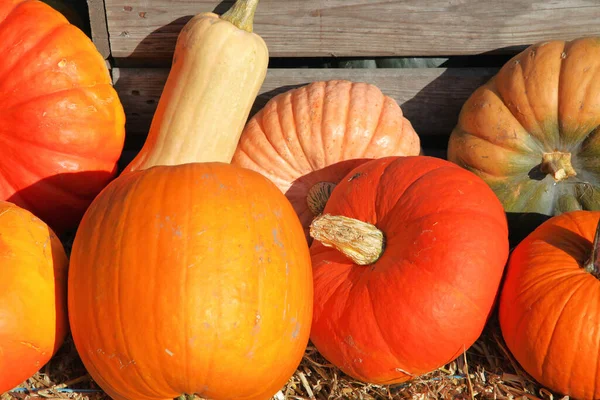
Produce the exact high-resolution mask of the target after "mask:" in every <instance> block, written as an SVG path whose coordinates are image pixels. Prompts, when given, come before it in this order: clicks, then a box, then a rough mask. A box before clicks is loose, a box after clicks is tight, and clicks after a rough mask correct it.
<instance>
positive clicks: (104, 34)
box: [87, 0, 110, 60]
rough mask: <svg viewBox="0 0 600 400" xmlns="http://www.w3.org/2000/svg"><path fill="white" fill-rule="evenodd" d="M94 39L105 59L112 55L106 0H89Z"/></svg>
mask: <svg viewBox="0 0 600 400" xmlns="http://www.w3.org/2000/svg"><path fill="white" fill-rule="evenodd" d="M87 4H88V13H89V16H90V29H91V32H92V41H93V42H94V44H95V45H96V48H97V49H98V51H99V52H100V54H102V56H103V57H104V59H105V60H106V59H108V57H109V56H110V43H109V41H108V26H107V23H106V9H105V5H104V0H87Z"/></svg>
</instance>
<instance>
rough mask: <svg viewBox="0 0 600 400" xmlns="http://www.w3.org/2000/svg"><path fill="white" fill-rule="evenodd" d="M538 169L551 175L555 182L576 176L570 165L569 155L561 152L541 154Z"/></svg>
mask: <svg viewBox="0 0 600 400" xmlns="http://www.w3.org/2000/svg"><path fill="white" fill-rule="evenodd" d="M540 169H541V171H542V172H544V173H546V174H549V175H552V177H553V178H554V180H555V181H556V182H560V181H562V180H565V179H567V178H570V177H571V176H575V175H577V172H576V171H575V169H574V168H573V165H572V164H571V153H563V152H562V151H555V152H552V153H544V154H542V164H541V165H540Z"/></svg>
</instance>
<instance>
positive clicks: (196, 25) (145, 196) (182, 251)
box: [69, 0, 313, 400]
mask: <svg viewBox="0 0 600 400" xmlns="http://www.w3.org/2000/svg"><path fill="white" fill-rule="evenodd" d="M256 3H257V1H256V0H249V1H246V0H238V1H237V2H236V5H234V7H233V8H232V9H231V10H230V12H228V13H227V14H226V15H224V16H223V17H221V18H219V17H218V16H216V15H215V14H212V13H206V14H200V15H198V16H196V17H195V18H193V19H192V20H191V21H190V22H191V23H190V25H188V26H186V27H184V28H183V31H182V33H181V35H180V38H181V41H178V43H179V44H180V46H178V47H177V49H176V53H175V58H176V60H175V61H174V64H175V65H174V69H173V70H172V74H170V76H169V83H168V85H167V87H166V88H165V93H164V96H162V97H161V105H160V110H157V115H156V116H155V120H154V121H156V122H153V126H154V127H156V129H153V130H152V132H151V133H150V135H149V137H148V139H147V142H146V145H145V146H144V148H143V149H142V151H141V152H140V153H139V154H138V157H136V159H135V160H134V161H133V162H132V163H131V164H130V166H129V167H128V168H127V170H126V171H125V172H124V173H123V174H122V175H121V176H119V177H118V178H117V179H116V180H114V181H113V182H112V183H111V184H110V185H108V186H107V187H106V189H105V190H104V191H102V193H100V194H99V195H98V197H97V198H96V199H95V200H94V202H93V203H92V204H91V206H90V207H89V209H88V210H87V212H86V214H85V215H84V217H83V219H82V222H81V224H80V226H79V229H78V231H77V235H76V237H75V241H74V243H73V250H72V253H71V269H70V274H69V289H70V290H69V316H70V322H71V329H72V334H73V340H74V343H75V346H76V348H77V350H78V352H79V355H80V356H81V359H82V361H83V363H84V365H85V367H86V368H87V370H88V371H89V372H90V374H91V376H92V377H93V378H94V380H95V381H96V382H97V383H98V384H99V385H100V386H101V387H102V389H104V390H105V391H106V392H107V393H108V394H109V395H110V396H111V397H112V398H113V399H115V400H122V399H129V400H162V399H172V398H174V397H178V396H180V395H182V394H197V395H199V396H201V397H206V398H211V399H231V398H239V399H257V400H259V399H268V398H270V397H271V396H273V395H274V394H275V393H276V392H277V391H278V390H279V389H280V388H281V387H282V386H283V385H284V384H285V383H286V382H287V381H288V379H289V378H290V377H291V376H292V374H293V373H294V371H295V370H296V368H297V367H298V365H299V363H300V360H301V359H302V356H303V354H304V350H305V348H306V345H307V343H308V337H309V333H310V321H311V318H312V302H313V287H312V269H311V264H310V254H309V250H308V246H307V244H306V240H305V238H304V232H303V229H302V225H301V224H300V221H299V220H298V217H297V215H296V213H295V212H294V209H293V208H292V206H291V204H290V203H289V201H288V200H287V199H286V197H285V196H284V195H283V194H282V193H281V192H280V191H279V189H278V188H277V187H276V186H275V185H274V184H273V183H272V182H270V181H269V180H268V179H267V178H265V177H264V176H262V175H260V174H259V173H257V172H255V171H251V170H248V169H244V168H240V167H236V166H232V165H230V164H227V163H225V162H214V160H213V161H210V159H211V158H212V157H216V158H218V159H221V160H225V161H228V160H227V158H230V156H231V154H232V153H233V150H234V149H235V143H236V141H237V138H238V136H239V133H241V131H242V127H243V124H240V123H239V122H240V121H242V120H245V118H246V117H245V116H244V114H245V113H246V112H247V111H249V107H250V105H251V100H253V96H254V95H253V94H252V93H253V91H254V90H256V91H257V90H258V87H259V86H260V83H259V82H260V81H261V79H262V77H263V75H264V74H263V72H264V71H263V66H264V67H265V68H266V63H264V58H263V56H265V53H264V52H262V51H261V52H260V53H259V54H255V56H256V57H258V58H253V56H252V54H253V53H254V52H255V50H256V48H254V47H252V46H250V47H248V46H247V45H248V43H253V46H257V48H261V49H263V50H264V47H263V46H264V43H263V44H261V43H262V39H260V38H259V37H258V36H256V35H254V34H251V33H250V32H247V31H245V30H243V29H241V28H240V26H245V27H246V28H248V29H250V28H251V25H252V24H251V14H253V12H254V7H256ZM241 17H244V18H241ZM238 24H241V25H238ZM250 30H251V29H250ZM259 39H260V40H259ZM188 40H189V45H190V46H187V45H184V44H185V43H186V41H188ZM216 50H219V52H217V51H216ZM240 52H241V53H242V54H240ZM217 53H218V54H220V55H219V57H220V58H219V60H218V61H219V62H218V64H219V65H221V63H225V64H227V68H221V67H219V68H214V65H216V64H214V63H215V60H214V58H213V56H215V54H217ZM242 55H244V56H243V57H242V58H236V57H238V56H239V57H241V56H242ZM246 58H247V59H246ZM253 59H254V60H255V62H252V61H251V60H253ZM194 60H196V61H197V63H196V61H194ZM249 60H250V61H249ZM194 77H195V78H194ZM236 79H238V81H237V84H238V86H239V87H236V89H235V90H240V91H243V92H244V93H243V99H242V98H241V97H240V98H239V99H236V101H237V100H239V102H238V103H236V104H237V105H236V106H235V107H230V106H231V105H230V104H228V103H223V102H222V101H221V100H222V99H223V98H226V97H228V96H233V97H235V96H236V94H235V92H227V91H226V88H227V87H228V86H227V85H232V84H233V83H232V82H235V81H236ZM219 82H221V83H222V84H223V86H222V87H221V86H220V84H218V83H219ZM241 82H245V83H244V84H241ZM198 88H203V89H202V90H197V89H198ZM181 91H184V92H186V93H187V94H188V95H189V96H191V97H190V98H191V99H194V98H200V99H201V101H200V103H198V104H197V103H196V102H192V101H190V98H188V97H187V95H186V96H183V97H186V101H190V103H186V104H187V106H188V107H199V108H198V110H200V111H199V114H194V113H193V112H191V111H190V110H191V109H190V108H185V110H184V109H183V108H182V109H179V108H178V105H179V104H180V103H179V101H180V100H181V98H180V97H178V96H176V95H175V94H176V93H181ZM223 96H224V97H223ZM199 104H200V105H199ZM204 106H207V107H209V109H212V108H215V109H220V110H221V113H215V114H212V113H206V109H205V107H204ZM234 108H235V111H232V110H233V109H234ZM161 110H162V111H161ZM231 113H234V114H235V115H232V114H231ZM194 115H195V116H200V118H199V119H194V118H195V117H194ZM227 118H231V120H226V119H227ZM194 121H195V122H194ZM199 122H200V123H199ZM196 123H199V124H198V125H196ZM188 124H189V125H188ZM191 125H194V126H195V127H196V128H197V129H200V132H197V131H195V130H194V129H189V130H188V129H184V128H185V126H191ZM219 127H222V128H224V131H222V132H221V131H220V130H219ZM205 128H206V130H204V129H205ZM220 134H222V135H223V136H219V138H218V139H219V144H216V143H215V139H216V137H214V135H220ZM233 139H235V140H233ZM209 144H211V145H213V144H214V145H215V146H216V147H215V148H210V146H209ZM205 145H206V146H205ZM209 161H210V162H209Z"/></svg>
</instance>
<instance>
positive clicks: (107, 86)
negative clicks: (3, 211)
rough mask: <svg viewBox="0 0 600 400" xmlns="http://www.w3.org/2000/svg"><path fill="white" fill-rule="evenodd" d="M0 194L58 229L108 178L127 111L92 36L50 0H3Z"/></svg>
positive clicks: (71, 222) (72, 220)
mask: <svg viewBox="0 0 600 400" xmlns="http://www.w3.org/2000/svg"><path fill="white" fill-rule="evenodd" d="M0 54H2V63H0V104H2V113H1V114H0V200H9V201H11V202H13V203H15V204H18V205H19V206H22V207H24V208H26V209H28V210H30V211H32V212H33V213H34V214H35V215H37V216H38V217H40V218H41V219H43V220H44V221H45V222H46V223H48V224H49V225H50V226H51V227H52V228H54V229H55V230H56V231H57V233H61V232H63V231H65V230H70V229H73V228H75V227H76V225H77V223H78V222H79V220H80V218H81V216H82V215H83V213H84V212H85V209H86V208H87V206H88V205H89V204H90V202H91V201H92V199H93V198H94V197H95V196H96V195H97V194H98V193H99V192H100V190H102V188H103V187H104V186H105V185H106V184H107V183H108V182H109V181H110V180H111V179H112V177H113V176H114V174H115V173H116V169H117V160H118V159H119V157H120V154H121V150H122V148H123V142H124V135H125V115H124V112H123V108H122V106H121V103H120V101H119V98H118V96H117V94H116V92H115V90H114V89H113V87H112V86H111V79H110V75H109V73H108V70H107V68H106V64H105V61H104V59H103V58H102V56H101V55H100V53H99V52H98V51H97V49H96V48H95V47H94V44H93V43H92V41H91V40H90V39H89V38H88V37H87V36H86V35H85V34H84V33H83V32H81V31H80V30H79V29H78V28H77V27H75V26H74V25H71V24H69V22H68V21H67V19H66V18H65V17H64V16H62V15H61V14H60V13H59V12H58V11H55V10H54V9H52V8H51V7H50V6H48V5H47V4H44V3H42V2H41V1H37V0H3V1H1V2H0Z"/></svg>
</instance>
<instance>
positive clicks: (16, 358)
mask: <svg viewBox="0 0 600 400" xmlns="http://www.w3.org/2000/svg"><path fill="white" fill-rule="evenodd" d="M67 266H68V260H67V255H66V254H65V250H64V248H63V246H62V244H61V242H60V241H59V239H58V238H57V236H56V235H55V234H54V232H53V231H52V229H50V228H49V227H48V225H46V224H45V223H44V222H43V221H41V220H40V219H39V218H37V217H35V216H34V215H33V214H32V213H30V212H29V211H27V210H25V209H23V208H21V207H18V206H17V205H15V204H13V203H10V202H7V201H0V276H1V277H2V279H0V393H4V392H6V391H8V390H10V389H13V388H14V387H16V386H17V385H19V384H21V383H22V382H23V381H25V380H26V379H28V378H30V377H31V376H33V375H34V374H35V373H36V372H37V371H38V370H39V369H40V368H42V367H43V366H44V364H46V363H47V362H48V361H49V360H50V358H51V357H52V356H53V355H54V354H55V353H56V351H57V350H58V349H59V348H60V346H61V345H62V343H63V342H64V339H65V336H66V334H67V332H68V319H67Z"/></svg>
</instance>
